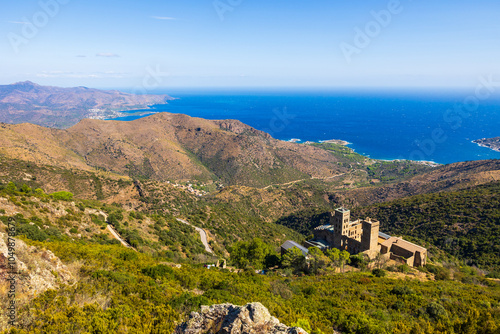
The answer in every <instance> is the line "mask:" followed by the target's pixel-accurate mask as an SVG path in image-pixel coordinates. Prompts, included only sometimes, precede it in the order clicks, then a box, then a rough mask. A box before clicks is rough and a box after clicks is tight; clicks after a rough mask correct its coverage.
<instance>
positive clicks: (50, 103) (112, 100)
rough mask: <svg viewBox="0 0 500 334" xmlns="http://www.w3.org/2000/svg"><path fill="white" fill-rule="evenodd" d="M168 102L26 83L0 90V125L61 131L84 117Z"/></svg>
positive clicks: (155, 97) (153, 97)
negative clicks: (4, 123)
mask: <svg viewBox="0 0 500 334" xmlns="http://www.w3.org/2000/svg"><path fill="white" fill-rule="evenodd" d="M169 100H172V98H171V97H170V96H168V95H133V94H127V93H122V92H119V91H116V90H110V91H107V90H98V89H91V88H87V87H75V88H60V87H51V86H40V85H37V84H35V83H33V82H30V81H25V82H18V83H15V84H11V85H1V86H0V122H6V123H13V124H16V123H25V122H29V123H33V124H38V125H43V126H50V127H57V128H64V127H68V126H71V125H74V124H76V123H77V122H78V121H80V120H81V119H83V118H86V117H96V118H98V117H100V118H103V117H106V115H109V114H110V113H112V112H115V111H120V110H132V109H141V108H147V107H148V106H149V105H153V104H164V103H167V101H169Z"/></svg>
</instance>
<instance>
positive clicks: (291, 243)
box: [281, 240, 309, 256]
mask: <svg viewBox="0 0 500 334" xmlns="http://www.w3.org/2000/svg"><path fill="white" fill-rule="evenodd" d="M293 247H297V248H298V249H299V250H300V251H301V252H302V255H304V256H306V255H307V253H309V251H308V250H307V248H305V247H304V246H301V245H299V244H298V243H296V242H295V241H292V240H287V241H285V242H284V243H283V245H281V248H283V249H285V250H289V249H292V248H293Z"/></svg>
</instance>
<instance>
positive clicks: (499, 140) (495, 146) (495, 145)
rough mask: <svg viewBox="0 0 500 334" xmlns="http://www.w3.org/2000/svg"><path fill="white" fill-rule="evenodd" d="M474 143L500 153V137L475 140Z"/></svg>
mask: <svg viewBox="0 0 500 334" xmlns="http://www.w3.org/2000/svg"><path fill="white" fill-rule="evenodd" d="M472 142H473V143H476V144H478V145H479V146H482V147H487V148H490V149H492V150H493V151H497V152H500V137H495V138H483V139H478V140H474V141H472Z"/></svg>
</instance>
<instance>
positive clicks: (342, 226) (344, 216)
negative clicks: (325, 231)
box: [330, 208, 378, 249]
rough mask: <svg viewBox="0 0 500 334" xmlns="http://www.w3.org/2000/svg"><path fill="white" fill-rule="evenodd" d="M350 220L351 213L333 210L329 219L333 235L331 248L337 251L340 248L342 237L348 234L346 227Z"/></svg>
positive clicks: (340, 209)
mask: <svg viewBox="0 0 500 334" xmlns="http://www.w3.org/2000/svg"><path fill="white" fill-rule="evenodd" d="M350 220H351V211H349V210H347V209H344V208H338V209H336V210H335V212H334V214H333V215H332V217H331V218H330V224H331V225H333V228H334V233H335V236H334V239H333V247H335V248H338V249H341V248H342V246H343V245H342V240H343V236H345V235H347V234H348V225H349V221H350ZM377 233H378V232H377Z"/></svg>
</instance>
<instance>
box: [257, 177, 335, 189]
mask: <svg viewBox="0 0 500 334" xmlns="http://www.w3.org/2000/svg"><path fill="white" fill-rule="evenodd" d="M342 175H345V173H342V174H338V175H334V176H328V177H316V176H313V177H311V178H310V179H301V180H295V181H290V182H287V183H277V184H270V185H268V186H266V187H264V188H262V189H267V188H269V187H272V186H287V185H289V184H294V183H297V182H302V181H306V180H311V179H312V180H328V179H333V178H334V177H339V176H342Z"/></svg>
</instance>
